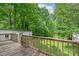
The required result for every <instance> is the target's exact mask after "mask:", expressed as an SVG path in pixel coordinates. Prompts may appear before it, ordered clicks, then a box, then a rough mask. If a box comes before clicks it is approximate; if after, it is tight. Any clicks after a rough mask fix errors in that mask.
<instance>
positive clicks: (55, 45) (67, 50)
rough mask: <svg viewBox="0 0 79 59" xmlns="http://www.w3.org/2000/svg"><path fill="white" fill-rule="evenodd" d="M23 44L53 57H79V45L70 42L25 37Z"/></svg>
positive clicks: (22, 38) (23, 37)
mask: <svg viewBox="0 0 79 59" xmlns="http://www.w3.org/2000/svg"><path fill="white" fill-rule="evenodd" d="M21 44H22V45H23V46H24V47H28V46H30V47H32V48H34V49H37V50H38V51H40V52H43V53H45V54H47V55H51V56H79V43H77V42H73V41H69V40H59V39H53V38H48V37H39V36H26V35H23V36H22V37H21Z"/></svg>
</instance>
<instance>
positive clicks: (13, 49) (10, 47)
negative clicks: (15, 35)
mask: <svg viewBox="0 0 79 59" xmlns="http://www.w3.org/2000/svg"><path fill="white" fill-rule="evenodd" d="M0 56H45V55H44V54H42V53H40V52H38V51H36V50H34V49H32V48H30V47H28V48H24V47H23V46H21V45H20V44H19V43H17V42H13V41H10V40H9V41H3V42H0Z"/></svg>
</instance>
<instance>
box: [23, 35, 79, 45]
mask: <svg viewBox="0 0 79 59" xmlns="http://www.w3.org/2000/svg"><path fill="white" fill-rule="evenodd" d="M23 36H27V35H23ZM28 37H33V38H40V39H46V40H51V41H59V42H66V43H74V44H79V42H76V41H72V40H62V39H57V38H52V37H43V36H28Z"/></svg>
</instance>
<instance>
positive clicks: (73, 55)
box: [72, 43, 74, 56]
mask: <svg viewBox="0 0 79 59" xmlns="http://www.w3.org/2000/svg"><path fill="white" fill-rule="evenodd" d="M72 45H73V56H74V43H73V44H72Z"/></svg>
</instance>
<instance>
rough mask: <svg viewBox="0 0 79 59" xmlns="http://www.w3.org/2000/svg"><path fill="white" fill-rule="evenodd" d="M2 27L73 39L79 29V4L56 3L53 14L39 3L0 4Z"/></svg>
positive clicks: (0, 23) (0, 24)
mask: <svg viewBox="0 0 79 59" xmlns="http://www.w3.org/2000/svg"><path fill="white" fill-rule="evenodd" d="M72 7H73V8H72ZM0 29H11V30H20V31H32V32H33V35H39V36H49V37H59V38H60V37H62V38H69V39H71V36H72V34H73V33H74V32H78V31H79V4H55V8H54V13H52V14H50V13H49V11H48V10H47V9H46V8H45V7H44V8H39V7H38V4H28V3H27V4H19V3H17V4H7V3H6V4H0Z"/></svg>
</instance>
